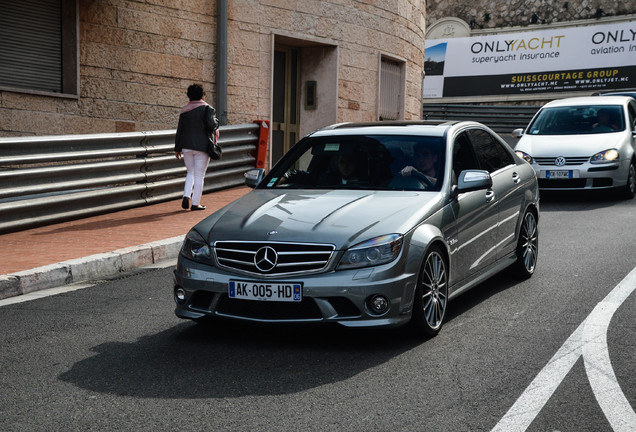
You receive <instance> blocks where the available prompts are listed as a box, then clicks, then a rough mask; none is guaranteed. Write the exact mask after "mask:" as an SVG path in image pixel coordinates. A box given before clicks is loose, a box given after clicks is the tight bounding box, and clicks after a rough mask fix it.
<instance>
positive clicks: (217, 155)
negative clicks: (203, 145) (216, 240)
mask: <svg viewBox="0 0 636 432" xmlns="http://www.w3.org/2000/svg"><path fill="white" fill-rule="evenodd" d="M208 138H209V142H208V154H209V155H210V159H214V160H219V159H221V156H223V149H222V148H221V146H220V145H218V144H217V143H216V141H215V140H214V133H212V134H210V136H209V137H208Z"/></svg>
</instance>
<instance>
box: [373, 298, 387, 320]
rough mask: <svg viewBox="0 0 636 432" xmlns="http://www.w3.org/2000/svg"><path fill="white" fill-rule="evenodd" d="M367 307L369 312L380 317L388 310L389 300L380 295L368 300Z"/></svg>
mask: <svg viewBox="0 0 636 432" xmlns="http://www.w3.org/2000/svg"><path fill="white" fill-rule="evenodd" d="M369 307H370V309H371V312H373V313H374V314H377V315H381V314H383V313H385V312H386V311H387V310H389V300H388V299H387V298H386V297H384V296H381V295H374V296H373V297H371V300H369Z"/></svg>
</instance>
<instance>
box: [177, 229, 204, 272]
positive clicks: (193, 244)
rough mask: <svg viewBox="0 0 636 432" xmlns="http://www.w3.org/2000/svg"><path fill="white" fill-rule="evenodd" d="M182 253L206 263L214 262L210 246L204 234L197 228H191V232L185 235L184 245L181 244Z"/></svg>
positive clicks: (193, 259)
mask: <svg viewBox="0 0 636 432" xmlns="http://www.w3.org/2000/svg"><path fill="white" fill-rule="evenodd" d="M181 253H182V254H183V255H184V256H185V257H186V258H189V259H191V260H192V261H197V262H200V263H204V264H211V263H212V260H211V257H212V255H211V253H210V246H209V245H208V243H207V242H206V241H205V239H204V238H203V236H201V234H199V233H198V232H196V231H195V230H190V232H189V233H188V234H187V235H186V236H185V240H184V241H183V246H181Z"/></svg>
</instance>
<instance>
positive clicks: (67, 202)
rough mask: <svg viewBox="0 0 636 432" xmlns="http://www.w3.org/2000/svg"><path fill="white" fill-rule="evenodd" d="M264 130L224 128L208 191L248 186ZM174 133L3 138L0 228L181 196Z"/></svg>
mask: <svg viewBox="0 0 636 432" xmlns="http://www.w3.org/2000/svg"><path fill="white" fill-rule="evenodd" d="M259 131H260V126H259V125H258V124H242V125H232V126H222V127H221V130H220V132H221V137H220V140H219V144H220V145H221V147H223V158H222V159H220V160H216V161H210V168H209V169H208V171H207V174H206V177H205V185H204V192H210V191H213V190H219V189H223V188H227V187H232V186H239V185H243V184H244V177H243V174H244V173H245V171H247V170H249V169H251V168H254V165H255V162H256V158H255V155H256V148H257V145H258V138H259ZM175 133H176V131H175V130H164V131H149V132H132V133H118V134H95V135H72V136H70V135H65V136H47V137H20V138H0V234H2V233H7V232H12V231H18V230H22V229H27V228H33V227H36V226H42V225H47V224H52V223H57V222H63V221H67V220H72V219H78V218H82V217H88V216H93V215H97V214H103V213H108V212H113V211H117V210H123V209H127V208H132V207H139V206H143V205H147V204H153V203H157V202H161V201H167V200H171V199H176V198H179V197H181V196H182V195H183V184H184V181H185V175H186V169H185V166H184V165H183V162H180V161H178V160H177V159H176V158H175V157H174V138H175Z"/></svg>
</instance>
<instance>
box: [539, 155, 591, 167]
mask: <svg viewBox="0 0 636 432" xmlns="http://www.w3.org/2000/svg"><path fill="white" fill-rule="evenodd" d="M556 159H557V158H556V157H536V158H534V160H535V162H536V163H537V164H539V165H553V166H554V165H555V161H556ZM589 160H590V157H589V156H587V157H566V158H565V166H568V165H570V166H571V165H583V164H584V163H585V162H587V161H589Z"/></svg>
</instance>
